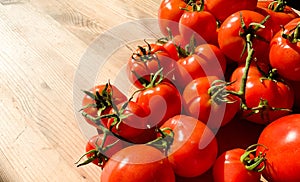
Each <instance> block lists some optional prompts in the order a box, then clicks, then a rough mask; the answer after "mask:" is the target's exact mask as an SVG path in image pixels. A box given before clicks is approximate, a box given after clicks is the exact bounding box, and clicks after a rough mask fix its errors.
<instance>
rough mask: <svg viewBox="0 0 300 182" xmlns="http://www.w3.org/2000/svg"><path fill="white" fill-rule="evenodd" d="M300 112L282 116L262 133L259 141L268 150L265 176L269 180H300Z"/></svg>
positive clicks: (259, 149)
mask: <svg viewBox="0 0 300 182" xmlns="http://www.w3.org/2000/svg"><path fill="white" fill-rule="evenodd" d="M299 136H300V114H291V115H288V116H284V117H281V118H279V119H277V120H276V121H274V122H272V123H271V124H269V125H268V126H267V127H266V128H265V129H264V130H263V131H262V133H261V135H260V137H259V139H258V143H260V144H263V145H265V146H266V147H267V148H268V150H267V151H265V150H264V149H263V148H258V150H257V153H259V152H264V151H265V153H266V159H267V160H266V168H265V170H264V171H263V176H264V178H265V179H267V180H268V181H300V175H299V171H300V161H299V160H298V159H300V150H299V146H300V137H299Z"/></svg>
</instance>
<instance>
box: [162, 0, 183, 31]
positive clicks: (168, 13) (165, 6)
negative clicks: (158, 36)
mask: <svg viewBox="0 0 300 182" xmlns="http://www.w3.org/2000/svg"><path fill="white" fill-rule="evenodd" d="M186 7H187V4H186V2H185V1H184V0H163V1H162V2H161V4H160V7H159V10H158V20H159V21H158V23H159V27H160V30H161V32H162V33H163V34H164V35H166V36H167V35H168V31H167V28H169V29H170V30H171V32H172V34H173V35H179V26H178V25H179V24H178V22H179V20H180V17H181V16H182V14H183V13H184V12H185V10H183V9H182V8H186Z"/></svg>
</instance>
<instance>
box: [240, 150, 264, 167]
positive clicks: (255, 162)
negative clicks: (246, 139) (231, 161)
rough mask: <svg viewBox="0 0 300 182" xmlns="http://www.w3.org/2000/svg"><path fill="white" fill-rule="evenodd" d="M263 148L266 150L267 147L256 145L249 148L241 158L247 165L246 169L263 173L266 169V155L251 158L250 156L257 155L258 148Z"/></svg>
mask: <svg viewBox="0 0 300 182" xmlns="http://www.w3.org/2000/svg"><path fill="white" fill-rule="evenodd" d="M259 146H260V147H263V148H265V149H266V150H267V149H268V148H267V147H266V146H264V145H262V144H254V145H251V146H249V147H248V148H247V149H246V151H245V153H244V154H243V155H242V156H241V157H240V161H241V162H242V163H243V164H244V165H245V168H246V169H247V170H249V171H256V172H261V171H263V170H264V169H265V166H266V165H265V161H266V157H265V156H266V153H265V152H260V153H259V154H258V155H257V156H255V157H251V156H250V155H251V154H253V153H256V151H257V147H259Z"/></svg>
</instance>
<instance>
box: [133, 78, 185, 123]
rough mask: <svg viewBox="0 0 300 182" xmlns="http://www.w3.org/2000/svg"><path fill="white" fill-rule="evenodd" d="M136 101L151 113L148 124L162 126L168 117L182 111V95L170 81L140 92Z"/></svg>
mask: <svg viewBox="0 0 300 182" xmlns="http://www.w3.org/2000/svg"><path fill="white" fill-rule="evenodd" d="M136 102H137V104H138V105H140V106H141V107H142V108H143V109H144V110H145V111H146V112H147V113H148V114H149V115H148V123H147V125H148V126H149V127H150V128H153V127H157V126H158V127H160V126H161V125H162V124H163V123H164V122H165V121H166V120H167V119H169V118H170V117H173V116H175V115H177V114H180V113H181V107H182V104H181V95H180V93H179V91H178V90H177V88H176V87H175V86H174V85H172V84H171V83H169V82H161V83H158V84H156V85H153V86H152V87H148V88H146V89H144V90H142V91H141V92H139V93H138V95H137V99H136Z"/></svg>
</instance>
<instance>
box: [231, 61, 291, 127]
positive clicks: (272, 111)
mask: <svg viewBox="0 0 300 182" xmlns="http://www.w3.org/2000/svg"><path fill="white" fill-rule="evenodd" d="M243 74H244V67H243V66H240V67H238V68H237V69H236V70H235V71H234V72H233V73H232V76H231V81H232V82H234V83H233V87H234V89H235V91H239V90H240V86H241V80H242V79H241V78H242V76H243ZM267 77H268V76H264V75H262V73H260V72H259V71H258V69H257V67H256V66H250V68H249V73H248V77H247V82H246V87H245V104H246V105H247V107H248V109H247V110H244V111H243V116H244V117H245V119H247V120H248V121H252V122H255V123H259V124H268V123H270V122H272V121H274V120H275V119H277V118H279V117H282V116H284V115H287V114H289V113H290V110H291V109H292V107H293V102H294V91H293V89H292V88H291V87H290V86H289V85H287V84H285V83H284V82H281V81H280V80H279V81H277V80H274V79H272V78H267Z"/></svg>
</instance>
